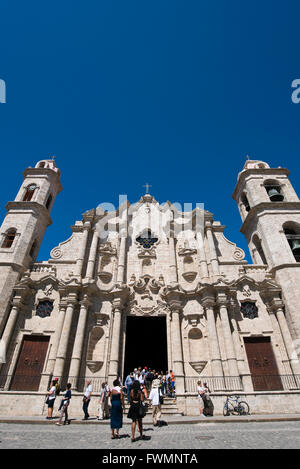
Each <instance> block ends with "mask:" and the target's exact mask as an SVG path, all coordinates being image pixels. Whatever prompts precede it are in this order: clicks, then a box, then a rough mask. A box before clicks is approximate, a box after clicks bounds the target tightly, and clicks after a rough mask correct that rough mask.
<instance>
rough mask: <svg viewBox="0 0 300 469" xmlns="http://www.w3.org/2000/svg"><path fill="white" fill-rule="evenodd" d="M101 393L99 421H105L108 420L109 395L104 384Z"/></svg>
mask: <svg viewBox="0 0 300 469" xmlns="http://www.w3.org/2000/svg"><path fill="white" fill-rule="evenodd" d="M101 388H102V389H101V391H100V398H99V414H98V420H103V419H105V418H107V410H108V395H107V394H108V393H107V389H106V383H102V385H101Z"/></svg>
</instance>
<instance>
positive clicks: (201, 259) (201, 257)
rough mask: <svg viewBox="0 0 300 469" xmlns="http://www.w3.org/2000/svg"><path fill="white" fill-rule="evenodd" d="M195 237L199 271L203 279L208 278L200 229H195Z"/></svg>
mask: <svg viewBox="0 0 300 469" xmlns="http://www.w3.org/2000/svg"><path fill="white" fill-rule="evenodd" d="M196 239H197V245H198V252H199V263H200V268H201V273H202V279H203V280H204V281H205V280H208V279H209V273H208V268H207V260H206V256H205V250H204V240H203V236H202V234H201V232H200V231H197V233H196Z"/></svg>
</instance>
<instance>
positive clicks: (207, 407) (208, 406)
mask: <svg viewBox="0 0 300 469" xmlns="http://www.w3.org/2000/svg"><path fill="white" fill-rule="evenodd" d="M203 387H204V390H205V393H204V394H203V395H202V399H203V403H204V409H203V415H205V417H213V415H214V405H213V402H212V400H211V397H210V389H209V387H208V385H207V383H203Z"/></svg>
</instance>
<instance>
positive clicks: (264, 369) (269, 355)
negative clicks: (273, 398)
mask: <svg viewBox="0 0 300 469" xmlns="http://www.w3.org/2000/svg"><path fill="white" fill-rule="evenodd" d="M245 347H246V353H247V358H248V363H249V368H250V372H251V377H252V383H253V388H254V391H280V390H282V389H283V387H282V383H281V379H280V376H279V373H278V368H277V363H276V359H275V355H274V352H273V349H272V344H271V341H270V337H254V338H252V337H251V338H245Z"/></svg>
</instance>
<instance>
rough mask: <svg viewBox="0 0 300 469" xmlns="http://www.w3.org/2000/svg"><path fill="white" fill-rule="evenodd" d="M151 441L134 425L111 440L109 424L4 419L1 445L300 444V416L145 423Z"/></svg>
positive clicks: (239, 446)
mask: <svg viewBox="0 0 300 469" xmlns="http://www.w3.org/2000/svg"><path fill="white" fill-rule="evenodd" d="M144 434H145V435H146V436H147V438H148V439H147V440H146V441H137V442H136V443H131V439H130V425H129V424H127V423H126V424H125V425H124V427H123V429H122V431H121V435H122V438H120V440H111V434H110V429H109V427H108V426H106V425H97V424H92V423H90V424H89V425H73V424H71V425H69V426H62V427H58V426H57V425H55V424H53V423H51V424H49V425H41V424H37V423H35V424H24V423H23V424H22V423H2V424H0V441H1V442H0V449H18V448H24V449H33V448H35V449H37V448H40V449H46V448H48V449H54V448H57V449H59V448H65V449H74V448H76V449H80V448H93V449H203V448H210V449H223V448H224V449H229V448H230V449H258V448H263V449H267V448H270V449H279V448H283V449H300V422H299V421H287V422H244V423H243V422H228V423H227V424H224V423H215V422H210V423H207V424H206V423H193V424H185V425H179V424H172V425H168V426H165V427H162V428H156V427H153V426H152V425H151V424H145V432H144Z"/></svg>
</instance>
